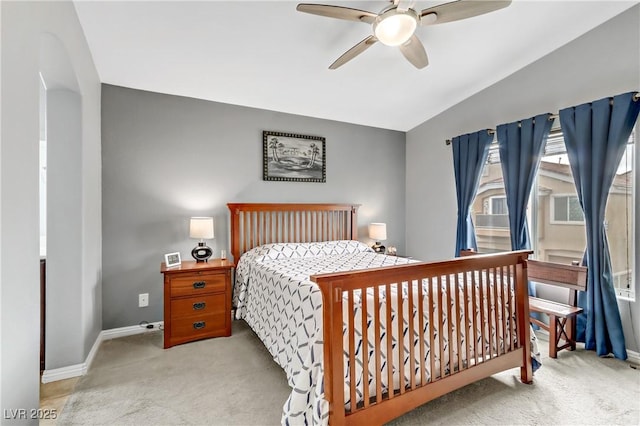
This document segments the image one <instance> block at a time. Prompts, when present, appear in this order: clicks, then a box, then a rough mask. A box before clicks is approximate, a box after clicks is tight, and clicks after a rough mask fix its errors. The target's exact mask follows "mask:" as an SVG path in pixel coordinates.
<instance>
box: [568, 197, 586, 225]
mask: <svg viewBox="0 0 640 426" xmlns="http://www.w3.org/2000/svg"><path fill="white" fill-rule="evenodd" d="M569 220H570V221H571V222H584V212H583V211H582V207H580V201H578V197H577V196H575V197H570V198H569Z"/></svg>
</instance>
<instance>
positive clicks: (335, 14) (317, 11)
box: [296, 3, 378, 24]
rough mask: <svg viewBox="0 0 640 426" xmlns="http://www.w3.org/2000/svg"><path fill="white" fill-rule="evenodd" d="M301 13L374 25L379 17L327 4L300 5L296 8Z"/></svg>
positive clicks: (363, 11) (371, 13)
mask: <svg viewBox="0 0 640 426" xmlns="http://www.w3.org/2000/svg"><path fill="white" fill-rule="evenodd" d="M296 10H298V11H299V12H305V13H311V14H312V15H320V16H326V17H328V18H337V19H346V20H347V21H357V22H366V23H368V24H373V21H375V19H376V18H377V17H378V14H377V13H373V12H367V11H366V10H360V9H351V8H350V7H342V6H331V5H327V4H309V3H300V4H299V5H298V6H296Z"/></svg>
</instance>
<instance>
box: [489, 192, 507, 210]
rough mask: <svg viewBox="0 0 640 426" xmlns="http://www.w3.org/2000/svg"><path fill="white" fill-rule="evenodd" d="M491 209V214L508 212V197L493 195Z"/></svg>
mask: <svg viewBox="0 0 640 426" xmlns="http://www.w3.org/2000/svg"><path fill="white" fill-rule="evenodd" d="M490 201H491V204H490V205H491V209H490V210H489V214H507V197H506V196H499V197H491V199H490Z"/></svg>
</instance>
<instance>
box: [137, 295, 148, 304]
mask: <svg viewBox="0 0 640 426" xmlns="http://www.w3.org/2000/svg"><path fill="white" fill-rule="evenodd" d="M145 306H149V293H141V294H139V295H138V307H139V308H144V307H145Z"/></svg>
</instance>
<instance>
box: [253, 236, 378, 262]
mask: <svg viewBox="0 0 640 426" xmlns="http://www.w3.org/2000/svg"><path fill="white" fill-rule="evenodd" d="M364 251H372V249H371V248H370V247H369V246H367V245H366V244H364V243H362V242H360V241H354V240H336V241H324V242H317V243H273V244H265V245H262V246H259V247H255V248H253V249H251V250H249V251H248V252H247V253H245V254H244V255H245V256H247V257H249V258H251V259H252V260H254V261H259V262H261V261H266V260H280V259H293V258H301V257H318V256H330V255H335V254H346V253H358V252H364Z"/></svg>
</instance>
